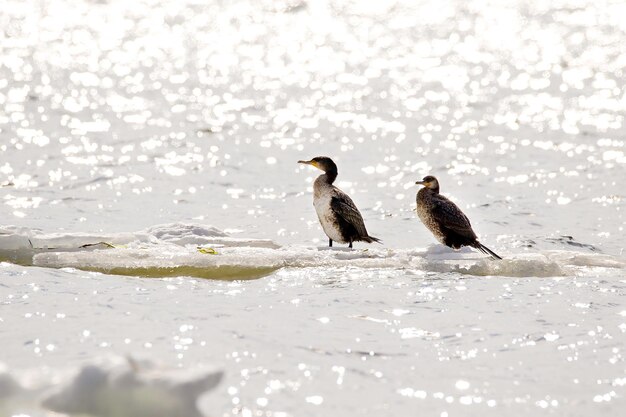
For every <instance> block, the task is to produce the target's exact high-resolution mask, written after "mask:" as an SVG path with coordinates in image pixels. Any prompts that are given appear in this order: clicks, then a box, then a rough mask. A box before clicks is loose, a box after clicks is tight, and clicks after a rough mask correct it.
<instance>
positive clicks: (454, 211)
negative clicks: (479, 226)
mask: <svg viewBox="0 0 626 417" xmlns="http://www.w3.org/2000/svg"><path fill="white" fill-rule="evenodd" d="M438 197H439V198H435V199H433V204H434V206H433V210H432V215H433V217H434V218H435V220H437V222H438V223H439V224H440V225H441V226H443V227H445V228H446V229H449V230H452V231H454V232H456V233H458V234H460V235H462V236H467V237H473V236H475V235H474V231H473V230H472V225H471V224H470V221H469V219H468V218H467V216H465V214H463V212H462V211H461V209H460V208H458V207H457V205H456V204H454V203H453V202H452V201H450V200H448V199H447V198H445V197H443V196H438Z"/></svg>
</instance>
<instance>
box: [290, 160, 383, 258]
mask: <svg viewBox="0 0 626 417" xmlns="http://www.w3.org/2000/svg"><path fill="white" fill-rule="evenodd" d="M298 163H299V164H307V165H313V166H314V167H315V168H318V169H321V170H322V171H324V174H322V175H320V176H319V177H317V179H316V180H315V182H314V183H313V206H314V207H315V211H316V212H317V217H318V218H319V221H320V224H321V225H322V229H324V233H326V236H328V246H329V247H332V246H333V240H334V241H336V242H339V243H348V244H349V246H348V247H350V248H351V247H352V242H358V241H362V242H367V243H372V242H380V239H378V238H375V237H373V236H370V235H368V233H367V229H365V223H363V217H362V216H361V213H359V210H358V209H357V208H356V205H355V204H354V202H353V201H352V199H351V198H350V197H348V195H347V194H346V193H344V192H343V191H341V190H340V189H339V188H337V187H335V186H334V185H333V182H335V179H336V178H337V165H335V163H334V162H333V160H332V159H330V158H328V157H326V156H318V157H315V158H313V159H311V160H310V161H298Z"/></svg>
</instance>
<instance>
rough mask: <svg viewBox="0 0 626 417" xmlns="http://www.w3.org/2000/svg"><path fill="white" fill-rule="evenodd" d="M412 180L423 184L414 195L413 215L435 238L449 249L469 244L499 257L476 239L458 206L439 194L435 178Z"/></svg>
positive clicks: (497, 257) (494, 257)
mask: <svg viewBox="0 0 626 417" xmlns="http://www.w3.org/2000/svg"><path fill="white" fill-rule="evenodd" d="M415 184H420V185H423V186H424V188H422V189H421V190H419V192H418V193H417V197H416V201H417V215H418V216H419V218H420V220H421V221H422V223H424V226H426V227H427V228H428V230H430V231H431V232H432V234H433V235H435V238H437V240H438V241H439V242H441V243H443V244H444V245H446V246H449V247H451V248H453V249H460V248H461V246H471V247H473V248H476V249H478V250H479V251H481V252H482V253H484V254H486V255H489V256H491V257H492V258H493V259H502V258H501V257H500V256H498V255H497V254H496V253H495V252H493V251H492V250H491V249H489V248H488V247H486V246H485V245H483V244H482V243H480V242H479V241H478V238H477V237H476V233H474V231H473V230H472V225H471V224H470V221H469V219H468V218H467V216H466V215H465V214H463V212H462V211H461V209H460V208H458V207H457V205H456V204H454V203H453V202H452V201H450V200H448V199H447V198H446V197H444V196H442V195H441V194H439V181H437V178H435V177H433V176H432V175H429V176H427V177H424V179H423V180H422V181H417V182H416V183H415Z"/></svg>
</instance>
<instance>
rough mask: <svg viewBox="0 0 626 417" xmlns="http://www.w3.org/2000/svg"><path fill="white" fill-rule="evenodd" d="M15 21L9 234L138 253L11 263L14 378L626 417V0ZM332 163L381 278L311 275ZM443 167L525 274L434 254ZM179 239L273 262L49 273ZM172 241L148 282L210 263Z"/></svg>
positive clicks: (471, 211) (6, 346)
mask: <svg viewBox="0 0 626 417" xmlns="http://www.w3.org/2000/svg"><path fill="white" fill-rule="evenodd" d="M2 9H3V11H2V13H0V51H1V53H0V186H1V187H0V199H1V200H0V214H1V216H2V225H0V226H7V225H15V226H16V227H17V228H14V229H6V230H9V231H8V232H7V231H6V230H5V231H4V232H3V233H4V235H0V237H7V236H8V237H7V239H6V241H8V240H10V239H9V238H10V237H11V236H12V235H11V236H9V234H8V233H9V232H10V233H17V235H19V236H21V237H24V236H31V235H32V236H38V234H37V233H39V232H36V230H35V229H41V230H43V233H48V234H50V233H58V239H57V240H55V241H54V242H57V243H58V242H59V241H62V242H64V243H65V244H68V242H70V241H71V242H75V241H77V239H78V238H77V236H81V235H80V233H87V234H89V236H96V235H98V234H101V235H103V236H106V237H107V239H109V240H110V239H114V240H116V239H117V240H124V243H123V244H124V245H127V244H129V242H131V243H132V242H134V243H132V244H134V245H136V246H132V247H130V248H118V249H116V250H117V252H111V251H109V252H106V251H104V250H103V251H102V252H98V251H96V252H94V253H95V254H96V257H95V258H94V257H93V254H92V253H91V252H90V253H89V254H87V255H84V254H83V255H81V254H78V255H73V254H61V255H57V254H52V255H50V254H45V253H44V254H35V255H34V253H33V252H32V248H28V247H22V246H19V245H18V246H10V245H9V246H2V247H0V252H2V250H4V249H7V248H9V249H11V251H12V252H7V253H9V255H10V256H8V255H7V256H5V255H6V253H5V255H3V256H5V257H4V258H2V259H3V260H7V261H12V262H16V261H17V258H16V256H17V257H18V258H19V263H22V264H25V265H26V266H17V265H14V264H8V263H4V264H1V265H2V266H1V267H0V300H1V301H0V334H1V335H2V340H3V342H2V343H3V349H2V352H1V353H0V361H2V362H5V363H6V364H7V365H8V366H9V369H10V370H13V371H14V372H15V373H17V374H20V372H24V370H26V369H28V368H30V367H39V366H48V367H50V369H52V370H51V371H50V372H55V371H53V370H56V369H59V368H62V367H67V366H70V367H71V366H76V365H77V364H79V363H82V362H84V361H87V360H90V359H92V358H93V357H95V356H99V355H107V354H118V355H125V354H128V353H142V352H147V353H149V354H152V355H154V356H155V357H156V358H157V359H160V360H163V361H165V362H168V363H169V364H172V365H174V366H176V365H180V366H182V367H193V365H195V364H198V363H204V364H212V365H217V366H222V367H223V369H224V371H225V379H224V382H223V383H222V384H221V385H220V386H219V387H218V388H217V389H216V390H215V391H214V392H212V393H211V394H209V395H208V396H207V398H206V401H204V406H205V408H206V410H207V412H208V413H209V414H210V415H236V414H241V415H246V416H248V415H266V416H271V415H275V416H286V415H287V416H292V415H319V414H326V415H329V414H330V415H370V414H377V415H387V414H389V415H391V414H406V413H407V412H411V411H412V410H416V409H419V410H424V412H425V413H429V414H433V415H441V416H442V417H443V416H445V415H446V414H444V413H447V415H450V416H451V415H454V414H457V415H459V414H460V415H464V414H467V412H472V413H480V414H481V415H482V414H493V415H496V414H498V415H502V414H503V413H504V414H507V415H526V414H529V413H537V412H542V411H543V412H546V413H554V414H567V413H570V414H578V413H581V414H602V415H619V414H620V412H619V410H620V409H623V408H624V405H625V404H624V395H626V390H625V389H624V386H625V385H626V382H625V381H626V368H625V366H624V356H623V354H624V353H623V352H624V345H625V342H626V337H625V333H626V318H625V316H626V313H625V312H624V308H623V305H624V303H623V299H624V298H623V297H624V286H625V281H624V277H625V274H624V261H625V258H624V256H625V255H624V238H623V235H624V226H625V224H626V218H625V217H624V208H625V207H626V205H625V203H624V198H625V195H624V178H626V155H625V147H624V142H625V141H626V134H625V132H626V127H625V125H624V123H625V121H624V115H625V114H626V88H625V87H624V86H625V85H626V73H625V70H624V68H626V47H625V46H624V45H625V44H624V39H625V38H626V21H625V20H624V19H623V16H624V15H626V4H625V3H624V2H622V1H596V2H589V1H557V2H550V3H545V4H544V3H540V2H524V1H509V2H489V1H469V2H468V1H443V2H442V1H419V2H414V1H406V2H402V1H396V2H393V1H390V2H368V1H303V0H302V1H298V0H284V1H269V0H267V1H261V2H254V1H243V0H241V1H231V2H221V1H212V2H201V1H165V2H164V1H155V0H137V1H132V2H129V1H121V0H109V1H107V0H103V1H93V0H91V1H87V0H81V1H71V2H70V1H62V0H49V1H21V0H20V1H17V0H6V1H5V6H4V7H2ZM317 155H328V156H331V157H333V159H335V161H336V162H337V164H338V165H339V179H338V185H339V187H340V188H342V189H343V190H345V191H346V192H348V193H349V194H350V195H351V196H352V198H353V199H354V201H355V202H356V204H357V205H358V206H359V208H360V210H361V212H362V213H363V216H364V218H365V221H366V224H367V227H368V230H369V231H370V232H371V233H372V234H373V235H374V236H377V237H379V238H381V239H382V240H383V241H384V247H380V246H371V247H369V248H370V249H369V251H370V252H369V254H367V253H365V255H363V257H364V258H369V257H371V258H380V260H377V261H375V262H379V264H377V265H375V266H373V265H371V263H373V262H374V261H372V262H370V261H362V262H361V261H358V260H357V261H354V262H352V263H350V262H347V263H346V264H342V263H341V261H342V259H345V258H342V255H341V254H342V253H343V252H338V255H328V256H326V255H319V256H318V255H316V254H315V255H311V253H314V252H311V251H315V246H323V245H325V242H326V238H325V236H324V235H323V233H322V231H321V229H320V227H319V225H318V222H317V219H316V217H315V213H314V210H313V207H312V206H311V198H312V197H311V188H312V181H313V180H314V178H315V176H316V175H317V174H318V172H316V171H315V170H314V169H312V168H310V167H303V166H298V165H297V164H296V161H297V160H299V159H308V158H311V157H313V156H317ZM427 174H433V175H436V176H437V177H438V178H439V180H440V182H441V185H442V192H443V193H444V194H446V195H448V196H450V197H451V198H452V199H453V200H455V201H456V202H457V203H458V204H459V206H460V207H461V208H462V209H463V210H464V211H465V212H466V214H467V215H468V217H469V218H470V219H471V220H472V224H473V226H474V228H475V230H476V231H477V233H478V234H479V235H480V236H481V241H482V242H484V243H485V244H486V245H487V246H489V247H491V248H492V249H494V250H495V251H496V252H498V253H500V254H502V255H503V256H505V258H508V259H509V263H508V264H505V265H507V266H506V267H505V268H503V269H500V270H497V269H494V268H495V267H492V266H490V265H491V264H489V263H486V264H483V263H476V262H483V261H474V260H472V261H470V264H469V266H468V267H467V269H465V267H464V266H463V265H465V264H462V265H461V269H458V268H457V270H454V268H453V267H450V266H449V264H452V265H454V262H456V261H455V259H454V258H451V259H449V260H448V261H447V263H445V265H447V266H446V267H445V268H443V267H440V265H439V264H437V263H436V262H435V263H432V262H431V263H429V261H428V259H430V258H429V257H431V256H434V255H432V254H433V253H439V252H437V251H438V249H436V248H435V251H434V252H433V251H432V248H431V250H430V251H426V252H425V254H424V252H420V250H421V248H424V247H426V246H428V245H431V244H433V243H434V239H433V238H432V236H431V235H430V234H429V233H428V232H427V231H426V230H425V228H424V227H423V226H422V225H421V224H420V223H419V221H418V220H417V218H416V215H415V213H414V198H415V192H416V191H417V188H416V186H415V185H414V182H415V180H417V179H421V178H422V177H423V176H425V175H427ZM174 222H186V223H192V224H204V225H213V226H215V227H217V228H218V229H220V230H223V231H225V232H227V233H229V234H230V235H231V236H232V237H235V238H237V237H241V238H242V240H244V241H246V242H248V243H246V244H249V242H251V241H253V240H255V239H256V240H259V239H271V240H272V241H273V242H275V245H274V246H273V247H274V248H275V249H271V250H270V249H268V250H267V252H262V251H260V252H259V251H257V252H250V253H252V254H251V255H249V252H245V251H244V252H242V251H237V250H235V252H234V253H235V255H233V256H232V259H231V258H228V259H230V260H228V261H224V262H226V263H228V265H237V266H240V265H241V263H242V262H246V261H244V259H245V257H246V256H248V255H249V258H248V261H247V262H248V265H249V264H251V262H253V261H254V262H258V263H259V264H260V263H263V262H265V263H264V264H263V265H264V266H268V265H266V263H267V264H271V265H269V266H270V269H268V270H263V273H262V274H261V275H264V277H263V278H260V279H258V280H251V281H245V282H243V281H236V282H221V281H212V280H194V279H191V278H169V279H165V280H162V279H158V280H141V279H138V278H134V277H133V278H122V277H119V276H115V275H107V274H99V273H92V272H82V271H81V270H74V269H69V270H68V269H65V270H58V269H51V268H41V266H54V267H63V266H71V267H75V268H76V267H78V268H82V269H89V268H87V267H86V263H89V262H92V263H94V262H95V259H97V256H98V254H100V253H101V254H102V258H103V259H105V262H107V261H110V262H115V260H117V261H118V264H121V265H122V266H124V267H129V265H131V264H132V265H135V264H133V262H137V259H139V258H141V254H142V253H144V252H141V251H143V250H144V249H145V247H144V246H142V245H145V244H147V243H150V244H155V242H153V241H149V240H141V239H139V243H137V239H135V237H136V236H135V235H132V236H135V237H134V238H133V239H134V240H133V239H126V238H125V237H126V236H127V234H129V233H135V232H137V231H140V230H145V229H147V228H150V227H153V226H155V225H160V224H164V223H174ZM19 228H22V229H19ZM3 230H4V229H3ZM18 230H19V233H18V232H17V231H18ZM122 237H124V239H122ZM212 238H213V237H212ZM125 239H126V240H125ZM26 240H27V239H26ZM200 240H202V239H200ZM52 241H53V240H45V242H48V243H49V242H52ZM2 242H5V240H3V241H2ZM35 243H37V242H35ZM81 243H83V242H81ZM84 243H97V242H91V241H89V242H84ZM156 243H158V244H156V246H154V247H151V249H150V251H149V252H146V253H149V255H146V256H144V258H147V259H148V260H147V261H146V262H148V263H149V262H155V261H158V260H159V259H162V258H163V257H167V256H168V255H169V254H171V255H172V256H174V255H178V256H183V257H184V259H185V262H184V265H185V266H189V265H190V264H192V261H193V262H196V261H195V259H196V258H197V257H198V256H199V255H197V254H194V255H191V254H187V252H184V251H189V252H194V251H195V246H194V245H193V243H195V242H184V244H187V245H191V249H190V248H189V247H186V248H185V249H184V250H183V249H176V248H174V249H172V247H171V246H159V244H161V243H162V242H161V241H159V242H156ZM206 243H210V239H209V240H208V241H205V240H202V241H198V244H206ZM231 243H232V242H231ZM3 244H4V243H3ZM298 245H303V246H302V248H300V249H298V248H299V246H298ZM213 246H215V245H213ZM356 246H357V251H362V250H363V249H365V248H366V245H361V244H360V245H356ZM215 247H216V248H217V251H218V253H220V255H223V254H224V253H223V252H222V249H220V248H219V247H218V246H215ZM37 248H39V249H41V247H36V249H37ZM155 248H156V249H155ZM18 249H19V250H18ZM135 249H136V250H138V251H140V252H139V255H138V254H137V253H135V252H132V250H135ZM161 249H163V250H165V249H167V250H168V251H171V252H165V251H163V252H161V253H159V252H158V251H159V250H161ZM46 250H47V249H46ZM298 250H302V251H303V253H305V252H304V251H306V254H307V255H306V257H304V258H306V259H305V261H302V262H299V263H298V262H296V260H297V258H298V256H297V255H298ZM16 251H17V252H16ZM20 251H21V252H20ZM125 251H126V252H125ZM129 251H130V252H129ZM179 251H182V252H183V253H182V254H181V253H179ZM413 251H416V252H415V253H414V252H413ZM555 251H556V252H555ZM128 253H130V255H127V254H128ZM357 253H358V254H359V255H356V256H357V257H360V256H361V255H360V254H361V253H362V252H357ZM555 253H561V255H559V256H560V257H555V256H556V255H554V254H555ZM563 253H565V254H566V255H562V254H563ZM16 254H17V255H16ZM113 254H121V255H119V256H118V255H113ZM247 254H248V255H247ZM577 254H580V256H579V255H577ZM18 255H19V256H18ZM80 256H86V258H80ZM116 256H118V257H117V258H116ZM208 256H211V255H208ZM218 256H219V255H218ZM229 256H230V255H229ZM468 256H471V255H468ZM475 258H476V259H478V258H479V255H478V254H476V255H475ZM564 258H567V259H569V260H568V261H567V262H564V261H562V259H564ZM55 259H56V260H57V261H56V262H57V263H54V262H53V261H54V260H55ZM59 259H60V260H59ZM76 259H77V260H76ZM215 259H218V260H217V261H204V260H203V261H201V262H204V263H201V265H202V267H203V268H204V267H207V265H209V266H215V263H219V262H222V261H221V260H220V259H224V258H215ZM233 259H234V260H233ZM525 259H536V260H538V261H537V262H538V265H539V267H533V266H532V265H531V264H530V263H528V262H526V261H524V260H525ZM546 259H547V260H546ZM26 260H28V261H26ZM33 260H34V261H33ZM70 260H76V262H75V263H71V262H70ZM416 260H417V261H416ZM317 261H320V265H318V266H312V265H311V264H307V262H312V263H314V262H317ZM46 262H48V263H46ZM81 262H82V263H81ZM207 262H208V263H207ZM229 262H230V263H229ZM459 262H461V261H459ZM551 262H552V263H555V265H556V267H555V268H558V269H554V270H547V269H546V268H545V266H546V265H552V263H551ZM33 263H34V264H35V265H38V266H29V265H32V264H33ZM132 265H131V266H132ZM194 265H195V264H194ZM442 265H443V264H442ZM118 266H119V265H118ZM151 267H152V266H150V268H151ZM282 267H286V268H282ZM131 269H132V268H131ZM98 270H99V271H102V270H103V269H102V268H101V269H98ZM109 271H110V270H109ZM187 271H188V270H187ZM272 271H274V272H272ZM546 271H548V272H546ZM557 272H558V273H557ZM188 274H190V275H198V274H193V273H191V272H188ZM139 275H140V274H139ZM483 275H487V276H486V277H484V276H483ZM211 276H212V275H211ZM511 276H514V277H516V278H511ZM537 276H541V277H542V278H538V277H537ZM183 328H184V329H187V330H185V331H183V330H181V329H183ZM85 332H87V333H86V334H87V335H88V336H84V335H85ZM183 340H184V341H183ZM0 394H1V392H0ZM1 398H2V395H0V400H1ZM18 411H19V410H18ZM259 412H262V413H261V414H258V413H259ZM40 413H43V412H41V411H40ZM281 413H282V414H281ZM39 415H42V414H39Z"/></svg>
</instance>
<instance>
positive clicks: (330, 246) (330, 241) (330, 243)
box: [328, 239, 333, 248]
mask: <svg viewBox="0 0 626 417" xmlns="http://www.w3.org/2000/svg"><path fill="white" fill-rule="evenodd" d="M328 247H329V248H332V247H333V240H332V239H328Z"/></svg>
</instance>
